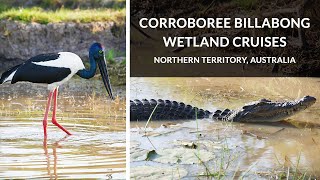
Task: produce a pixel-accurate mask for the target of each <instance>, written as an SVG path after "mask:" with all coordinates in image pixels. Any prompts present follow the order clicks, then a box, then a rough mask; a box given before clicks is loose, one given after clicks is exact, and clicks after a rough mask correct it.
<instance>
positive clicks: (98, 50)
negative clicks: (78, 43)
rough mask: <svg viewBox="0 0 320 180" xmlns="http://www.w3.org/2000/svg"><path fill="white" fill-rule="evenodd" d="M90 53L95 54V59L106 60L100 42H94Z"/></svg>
mask: <svg viewBox="0 0 320 180" xmlns="http://www.w3.org/2000/svg"><path fill="white" fill-rule="evenodd" d="M89 53H90V54H92V55H93V57H94V59H95V60H104V48H103V46H102V45H101V44H100V43H93V44H92V45H91V46H90V49H89Z"/></svg>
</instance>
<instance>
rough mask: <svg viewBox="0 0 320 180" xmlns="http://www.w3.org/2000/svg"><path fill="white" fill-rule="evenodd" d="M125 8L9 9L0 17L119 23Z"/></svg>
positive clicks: (44, 20)
mask: <svg viewBox="0 0 320 180" xmlns="http://www.w3.org/2000/svg"><path fill="white" fill-rule="evenodd" d="M0 9H1V8H0ZM125 14H126V11H125V9H116V10H114V9H86V10H80V9H75V10H71V9H63V8H62V9H59V10H55V11H53V10H47V11H46V10H44V9H42V8H19V9H15V8H13V9H9V10H6V11H3V12H1V13H0V19H9V20H17V21H22V22H26V23H28V22H37V23H40V24H48V23H50V22H55V23H57V22H78V23H88V22H99V21H114V22H117V23H119V24H123V23H124V22H125Z"/></svg>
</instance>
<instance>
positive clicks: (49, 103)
mask: <svg viewBox="0 0 320 180" xmlns="http://www.w3.org/2000/svg"><path fill="white" fill-rule="evenodd" d="M51 99H52V91H50V93H49V96H48V103H47V107H46V112H45V114H44V118H43V121H42V124H43V132H44V138H45V139H46V138H47V125H48V113H49V110H50V105H51Z"/></svg>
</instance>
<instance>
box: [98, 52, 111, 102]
mask: <svg viewBox="0 0 320 180" xmlns="http://www.w3.org/2000/svg"><path fill="white" fill-rule="evenodd" d="M97 63H98V66H99V69H100V73H101V76H102V81H103V84H104V86H105V87H106V89H107V92H108V94H109V97H110V98H111V99H114V97H113V94H112V89H111V84H110V80H109V74H108V69H107V63H106V60H105V58H103V59H101V60H98V61H97Z"/></svg>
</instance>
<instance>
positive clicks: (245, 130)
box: [131, 78, 320, 179]
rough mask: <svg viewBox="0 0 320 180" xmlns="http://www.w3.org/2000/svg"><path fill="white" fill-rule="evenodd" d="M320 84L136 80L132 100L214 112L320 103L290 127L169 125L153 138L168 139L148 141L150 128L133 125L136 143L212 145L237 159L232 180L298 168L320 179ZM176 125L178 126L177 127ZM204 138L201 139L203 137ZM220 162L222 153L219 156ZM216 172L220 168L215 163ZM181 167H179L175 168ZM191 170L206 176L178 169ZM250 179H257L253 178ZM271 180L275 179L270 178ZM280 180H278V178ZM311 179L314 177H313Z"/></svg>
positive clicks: (316, 81)
mask: <svg viewBox="0 0 320 180" xmlns="http://www.w3.org/2000/svg"><path fill="white" fill-rule="evenodd" d="M319 89H320V79H316V78H132V80H131V99H136V98H137V99H142V98H147V99H149V98H154V99H158V98H163V99H170V100H176V101H183V102H185V103H188V104H191V105H194V106H197V107H200V108H203V109H208V110H210V111H214V110H216V109H220V108H230V109H234V108H238V107H241V106H243V105H244V104H246V103H249V102H252V101H256V100H259V99H261V98H267V99H271V100H293V99H296V98H301V97H303V96H305V95H311V96H315V97H316V98H318V101H317V102H316V104H314V105H313V106H312V107H311V108H309V109H307V110H305V111H303V112H301V113H299V114H297V115H295V116H292V117H291V118H290V119H288V121H290V123H273V124H243V123H223V122H212V121H210V120H199V121H198V122H196V121H194V120H193V121H179V122H178V125H177V127H174V128H173V129H176V128H178V129H180V130H173V131H172V132H167V131H170V130H172V129H169V130H168V129H166V128H163V127H160V125H161V124H166V123H168V122H167V121H163V122H151V123H150V124H149V127H150V128H151V129H149V130H150V132H152V131H153V132H154V131H157V132H166V133H164V134H165V135H163V136H158V135H156V136H150V141H151V142H152V144H151V143H150V142H149V140H147V139H146V137H145V136H144V133H143V132H142V131H143V130H144V126H145V122H140V123H132V124H131V142H133V144H135V146H136V145H137V144H138V145H139V148H142V149H146V150H150V149H153V146H155V147H156V148H157V149H163V148H170V147H174V146H175V145H173V143H172V142H173V141H193V142H197V141H198V140H199V139H200V140H209V141H211V142H219V143H220V144H223V145H224V146H228V148H230V149H231V153H232V155H235V156H236V158H235V159H234V161H233V162H232V163H230V167H229V169H228V172H229V174H226V177H234V176H235V177H241V176H243V175H245V177H248V178H249V179H250V178H254V179H259V178H262V179H263V177H264V176H263V175H265V174H269V173H270V172H275V171H277V170H286V169H287V167H291V168H293V169H294V168H295V167H298V168H299V169H300V170H299V173H300V172H302V173H304V172H308V175H312V176H314V177H320V157H319V153H320V135H319V134H320V128H319V127H320V119H319V117H320V91H319ZM171 122H172V121H171ZM195 132H200V133H202V134H203V135H204V136H203V137H201V138H199V137H197V133H195ZM215 154H216V155H217V156H218V160H220V159H219V152H215ZM146 164H147V165H149V166H155V167H158V166H161V167H163V166H165V167H172V165H170V166H166V165H164V164H160V163H154V162H146V161H134V162H132V164H131V167H139V166H143V165H146ZM207 165H208V167H210V168H211V169H210V170H212V172H214V169H215V168H213V167H217V164H216V162H215V161H214V162H209V163H208V164H207ZM173 167H176V166H173ZM179 167H183V168H185V169H187V170H188V176H187V179H188V177H189V178H191V179H192V178H194V176H197V175H199V172H203V171H204V169H203V166H202V165H177V168H179ZM250 174H251V175H252V176H250ZM267 177H269V178H270V176H267ZM273 177H275V176H273ZM307 177H309V176H307ZM266 179H268V178H266Z"/></svg>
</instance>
